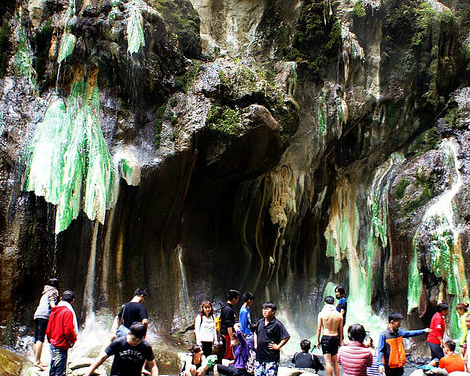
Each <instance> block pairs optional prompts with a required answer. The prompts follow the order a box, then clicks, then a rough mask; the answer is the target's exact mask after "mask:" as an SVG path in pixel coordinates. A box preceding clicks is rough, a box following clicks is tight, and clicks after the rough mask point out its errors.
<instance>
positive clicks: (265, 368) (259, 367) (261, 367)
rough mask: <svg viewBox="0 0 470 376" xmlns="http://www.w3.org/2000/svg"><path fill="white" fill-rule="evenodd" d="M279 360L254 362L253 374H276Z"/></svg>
mask: <svg viewBox="0 0 470 376" xmlns="http://www.w3.org/2000/svg"><path fill="white" fill-rule="evenodd" d="M278 368H279V362H258V361H256V362H255V376H277V370H278Z"/></svg>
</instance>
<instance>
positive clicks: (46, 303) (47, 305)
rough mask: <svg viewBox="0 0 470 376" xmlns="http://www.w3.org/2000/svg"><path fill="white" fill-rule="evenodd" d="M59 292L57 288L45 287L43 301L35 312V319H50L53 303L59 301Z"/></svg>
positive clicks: (41, 300)
mask: <svg viewBox="0 0 470 376" xmlns="http://www.w3.org/2000/svg"><path fill="white" fill-rule="evenodd" d="M58 296H59V292H58V291H57V289H56V288H55V287H52V286H48V285H46V286H44V291H43V293H42V296H41V299H40V300H39V305H38V308H36V312H34V319H45V320H48V319H49V315H50V314H51V303H52V302H56V301H57V297H58Z"/></svg>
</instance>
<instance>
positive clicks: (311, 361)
mask: <svg viewBox="0 0 470 376" xmlns="http://www.w3.org/2000/svg"><path fill="white" fill-rule="evenodd" d="M310 346H311V343H310V341H309V340H308V339H304V340H302V341H301V342H300V348H301V350H302V351H301V352H298V353H295V354H294V357H293V358H292V363H294V365H295V367H296V368H313V369H314V370H315V373H318V371H319V370H322V371H323V370H324V369H325V367H323V364H321V363H320V359H318V356H316V355H313V354H311V353H309V351H310Z"/></svg>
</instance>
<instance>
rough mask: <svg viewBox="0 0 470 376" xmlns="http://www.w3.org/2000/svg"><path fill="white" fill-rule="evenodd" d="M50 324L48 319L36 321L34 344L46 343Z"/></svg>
mask: <svg viewBox="0 0 470 376" xmlns="http://www.w3.org/2000/svg"><path fill="white" fill-rule="evenodd" d="M48 322H49V320H47V319H34V343H36V342H37V341H41V342H44V338H45V337H46V328H47V323H48Z"/></svg>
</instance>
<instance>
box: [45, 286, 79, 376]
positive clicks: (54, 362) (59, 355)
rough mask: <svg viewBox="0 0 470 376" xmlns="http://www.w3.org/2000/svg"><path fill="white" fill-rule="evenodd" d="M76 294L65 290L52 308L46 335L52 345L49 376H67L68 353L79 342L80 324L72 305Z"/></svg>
mask: <svg viewBox="0 0 470 376" xmlns="http://www.w3.org/2000/svg"><path fill="white" fill-rule="evenodd" d="M74 300H75V294H74V292H73V291H71V290H65V291H64V292H63V293H62V298H61V301H60V302H59V304H58V305H57V306H55V307H52V310H51V315H50V316H49V323H48V324H47V329H46V335H47V339H48V340H49V343H50V344H51V367H50V370H49V376H65V373H66V368H67V352H68V349H69V348H71V347H72V346H73V345H74V343H75V342H76V341H77V334H78V322H77V316H76V315H75V311H74V309H73V308H72V303H73V302H74Z"/></svg>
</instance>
